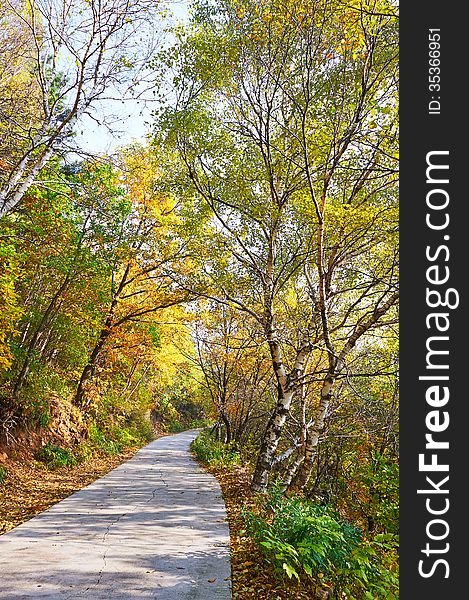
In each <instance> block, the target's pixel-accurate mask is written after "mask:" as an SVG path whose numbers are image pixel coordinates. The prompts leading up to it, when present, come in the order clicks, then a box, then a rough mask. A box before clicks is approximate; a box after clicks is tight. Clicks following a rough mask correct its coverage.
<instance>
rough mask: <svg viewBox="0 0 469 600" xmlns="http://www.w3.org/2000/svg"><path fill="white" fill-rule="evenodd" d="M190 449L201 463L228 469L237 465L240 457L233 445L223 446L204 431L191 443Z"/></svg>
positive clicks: (208, 432)
mask: <svg viewBox="0 0 469 600" xmlns="http://www.w3.org/2000/svg"><path fill="white" fill-rule="evenodd" d="M191 449H192V451H193V452H194V453H195V455H196V456H197V458H198V459H199V460H201V461H202V462H203V463H206V464H209V465H212V466H215V467H226V468H230V467H232V466H233V465H236V464H238V463H239V460H240V455H239V452H238V451H237V450H236V448H235V446H234V444H224V443H223V442H221V441H219V440H217V439H216V438H215V437H214V436H213V435H211V433H210V431H209V430H208V429H204V430H203V431H201V432H200V433H199V435H198V436H197V437H196V438H195V440H193V442H192V443H191Z"/></svg>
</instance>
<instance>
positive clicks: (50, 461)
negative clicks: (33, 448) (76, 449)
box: [37, 442, 77, 470]
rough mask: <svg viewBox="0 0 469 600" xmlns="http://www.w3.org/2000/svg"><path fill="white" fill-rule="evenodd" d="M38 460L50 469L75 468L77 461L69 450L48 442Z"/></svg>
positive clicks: (40, 451) (40, 452)
mask: <svg viewBox="0 0 469 600" xmlns="http://www.w3.org/2000/svg"><path fill="white" fill-rule="evenodd" d="M37 458H38V459H39V460H40V461H42V462H44V463H46V465H47V467H48V468H49V469H52V470H53V469H59V468H61V467H73V466H75V464H76V462H77V461H76V459H75V457H74V456H73V453H72V452H71V451H70V450H68V449H67V448H61V447H60V446H54V445H53V444H52V443H51V442H47V444H46V445H45V446H43V447H42V448H41V449H40V450H39V452H38V453H37Z"/></svg>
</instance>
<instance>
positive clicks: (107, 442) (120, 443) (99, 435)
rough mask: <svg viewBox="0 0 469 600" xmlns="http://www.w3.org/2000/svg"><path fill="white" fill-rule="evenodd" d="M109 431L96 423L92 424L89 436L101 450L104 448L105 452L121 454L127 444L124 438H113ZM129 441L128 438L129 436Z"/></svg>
mask: <svg viewBox="0 0 469 600" xmlns="http://www.w3.org/2000/svg"><path fill="white" fill-rule="evenodd" d="M113 437H114V436H112V437H111V435H110V434H109V432H107V431H103V430H102V429H100V428H99V427H97V426H96V425H95V424H94V423H93V424H91V425H90V428H89V433H88V438H89V441H90V444H91V445H92V446H94V447H95V448H98V449H99V450H102V451H103V452H104V453H105V454H119V452H121V451H122V449H123V447H124V446H125V442H124V440H123V439H122V438H121V439H120V440H116V439H113ZM127 441H128V438H127Z"/></svg>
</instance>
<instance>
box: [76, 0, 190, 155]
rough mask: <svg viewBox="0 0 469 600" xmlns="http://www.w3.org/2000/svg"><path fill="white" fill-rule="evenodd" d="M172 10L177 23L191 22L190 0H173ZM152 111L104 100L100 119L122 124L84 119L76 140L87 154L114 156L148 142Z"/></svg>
mask: <svg viewBox="0 0 469 600" xmlns="http://www.w3.org/2000/svg"><path fill="white" fill-rule="evenodd" d="M168 7H169V8H170V10H171V12H172V13H173V16H174V20H175V22H179V21H186V20H187V18H188V7H187V0H176V1H174V0H169V2H168ZM152 110H153V109H152V106H151V103H147V104H146V105H145V103H144V102H142V101H140V102H139V101H135V100H127V101H124V102H122V101H119V100H115V101H114V100H113V101H111V100H106V101H102V102H101V103H100V104H98V105H97V106H96V107H95V111H94V114H95V115H96V117H97V118H98V120H100V121H101V120H102V119H103V117H105V116H108V115H115V116H117V117H118V119H119V121H117V122H115V123H114V124H113V126H112V131H110V130H109V128H108V127H106V126H105V125H101V126H100V125H99V124H98V123H96V122H95V121H94V120H93V119H91V117H88V116H84V117H83V118H82V119H81V121H80V123H79V124H78V125H77V127H76V134H77V135H76V138H75V141H76V143H77V144H78V145H79V146H80V148H82V149H83V150H85V151H87V152H90V153H99V154H100V153H105V154H111V153H112V152H113V151H114V150H115V149H116V148H117V147H118V146H123V145H126V144H129V143H131V142H132V141H142V140H143V139H144V137H145V135H146V134H147V133H148V131H149V127H148V123H151V120H152V119H151V111H152Z"/></svg>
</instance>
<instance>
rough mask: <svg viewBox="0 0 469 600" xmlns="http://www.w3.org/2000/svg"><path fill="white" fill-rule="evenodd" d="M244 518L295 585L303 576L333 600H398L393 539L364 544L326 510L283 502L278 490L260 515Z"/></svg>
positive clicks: (289, 500)
mask: <svg viewBox="0 0 469 600" xmlns="http://www.w3.org/2000/svg"><path fill="white" fill-rule="evenodd" d="M243 518H244V520H245V524H246V529H247V532H248V534H249V535H251V536H252V537H253V538H254V539H255V540H256V542H257V543H258V544H259V547H260V549H261V551H262V553H263V554H264V556H265V558H266V560H267V561H268V562H270V563H271V564H272V565H273V566H274V568H275V571H276V572H277V573H278V574H280V573H285V574H286V575H287V576H288V577H290V578H292V577H294V578H296V579H300V576H301V574H302V573H303V574H306V575H307V576H309V577H311V578H312V579H313V580H314V581H315V582H316V584H320V585H323V586H324V585H327V586H328V587H330V588H331V589H333V590H334V594H336V595H335V597H336V598H341V597H345V598H348V599H350V600H352V599H360V600H362V599H365V598H366V599H370V600H371V599H373V600H377V599H378V598H383V599H384V598H386V599H391V598H398V595H397V586H398V579H397V574H396V573H394V572H393V570H392V568H391V566H392V565H393V566H394V569H396V568H397V561H395V560H394V559H395V556H394V555H393V553H392V552H393V548H392V546H393V544H392V536H388V537H387V538H386V537H383V536H381V537H380V538H379V539H376V540H374V541H366V540H364V539H363V537H362V534H361V532H360V530H359V529H358V528H357V527H356V526H355V525H353V524H352V523H349V522H347V521H344V520H342V519H341V518H340V516H339V515H338V514H337V513H336V512H335V511H334V510H333V509H331V508H330V507H327V506H318V505H316V504H313V503H311V502H308V501H305V500H303V499H301V498H298V497H290V498H287V497H285V496H283V495H282V493H281V491H280V488H275V489H274V490H273V491H272V492H271V493H270V495H269V496H268V497H267V499H265V500H264V504H263V506H262V508H261V513H260V514H255V513H253V512H245V513H243ZM386 553H389V554H390V555H392V556H393V559H391V558H389V556H388V557H386ZM342 592H343V593H344V594H345V596H341V595H340V594H342Z"/></svg>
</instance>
